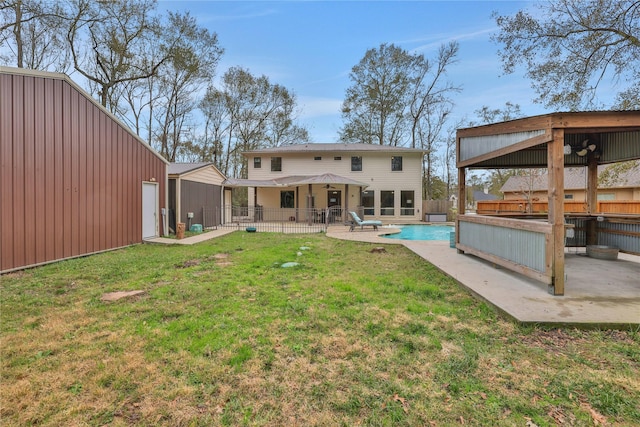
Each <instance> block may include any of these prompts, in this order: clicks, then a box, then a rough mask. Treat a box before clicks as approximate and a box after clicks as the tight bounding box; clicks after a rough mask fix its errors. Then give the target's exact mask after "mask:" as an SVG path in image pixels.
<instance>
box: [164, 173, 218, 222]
mask: <svg viewBox="0 0 640 427" xmlns="http://www.w3.org/2000/svg"><path fill="white" fill-rule="evenodd" d="M168 173H169V229H170V230H172V231H173V232H175V229H176V222H183V223H185V224H187V227H189V226H190V225H193V224H201V225H202V226H203V227H204V228H213V227H217V226H218V225H220V224H221V217H222V199H223V198H222V196H223V194H222V188H223V186H222V183H223V181H224V180H225V179H226V177H225V176H224V175H223V174H222V172H220V171H219V170H218V168H216V167H215V166H214V165H213V163H171V164H169V166H168Z"/></svg>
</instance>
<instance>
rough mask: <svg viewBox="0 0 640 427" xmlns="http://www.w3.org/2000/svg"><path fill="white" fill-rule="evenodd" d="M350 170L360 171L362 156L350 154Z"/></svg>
mask: <svg viewBox="0 0 640 427" xmlns="http://www.w3.org/2000/svg"><path fill="white" fill-rule="evenodd" d="M351 171H352V172H361V171H362V156H352V157H351Z"/></svg>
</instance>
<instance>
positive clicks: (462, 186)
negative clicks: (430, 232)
mask: <svg viewBox="0 0 640 427" xmlns="http://www.w3.org/2000/svg"><path fill="white" fill-rule="evenodd" d="M466 171H467V170H466V169H465V168H458V215H456V246H457V245H458V243H460V226H459V221H458V216H460V215H464V213H465V207H466V205H467V186H466ZM458 253H459V254H461V253H464V252H463V251H461V250H458Z"/></svg>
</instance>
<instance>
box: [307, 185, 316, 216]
mask: <svg viewBox="0 0 640 427" xmlns="http://www.w3.org/2000/svg"><path fill="white" fill-rule="evenodd" d="M313 208H314V206H313V186H312V185H311V184H308V187H307V224H308V225H311V224H312V223H313V221H314V219H315V218H314V217H313V216H314V211H313Z"/></svg>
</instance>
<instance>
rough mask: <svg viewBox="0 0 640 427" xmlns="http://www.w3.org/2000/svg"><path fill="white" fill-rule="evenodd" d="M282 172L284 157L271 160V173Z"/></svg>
mask: <svg viewBox="0 0 640 427" xmlns="http://www.w3.org/2000/svg"><path fill="white" fill-rule="evenodd" d="M280 171H282V157H272V158H271V172H280Z"/></svg>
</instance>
